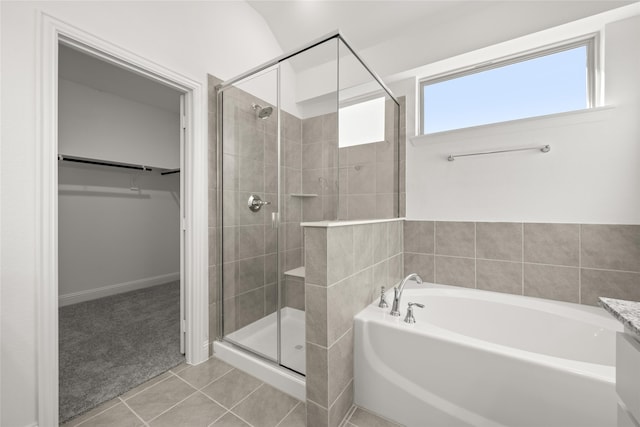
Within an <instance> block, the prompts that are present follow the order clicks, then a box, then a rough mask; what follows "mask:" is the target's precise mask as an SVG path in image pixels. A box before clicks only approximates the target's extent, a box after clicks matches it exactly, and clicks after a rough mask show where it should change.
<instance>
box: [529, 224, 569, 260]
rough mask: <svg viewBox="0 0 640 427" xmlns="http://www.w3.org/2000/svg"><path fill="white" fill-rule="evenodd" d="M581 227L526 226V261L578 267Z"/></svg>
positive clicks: (564, 225) (563, 225) (562, 225)
mask: <svg viewBox="0 0 640 427" xmlns="http://www.w3.org/2000/svg"><path fill="white" fill-rule="evenodd" d="M579 232H580V226H579V225H577V224H524V261H525V262H535V263H540V264H554V265H567V266H575V267H577V266H578V261H579V255H578V254H579V250H580V240H579V239H580V237H579Z"/></svg>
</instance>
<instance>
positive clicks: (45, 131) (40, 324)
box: [34, 11, 209, 427]
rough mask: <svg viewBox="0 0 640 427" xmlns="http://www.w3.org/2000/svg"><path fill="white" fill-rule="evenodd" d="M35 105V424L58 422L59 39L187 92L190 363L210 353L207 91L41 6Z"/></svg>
mask: <svg viewBox="0 0 640 427" xmlns="http://www.w3.org/2000/svg"><path fill="white" fill-rule="evenodd" d="M37 31H38V34H37V36H38V37H37V43H38V44H37V48H36V49H37V59H38V70H37V73H36V82H35V84H36V94H37V97H36V103H37V104H36V105H38V108H39V112H38V114H39V120H38V121H37V126H38V129H36V132H37V141H36V158H35V159H34V167H35V170H36V185H37V193H36V208H37V210H36V235H35V238H36V241H35V247H36V253H35V256H36V281H37V282H36V293H37V303H36V304H37V305H36V307H37V311H36V312H37V316H38V319H37V328H38V330H37V369H38V371H37V382H38V425H39V427H48V426H57V425H58V160H57V154H58V44H59V43H60V42H62V43H64V44H67V45H70V46H73V47H74V48H77V49H81V50H83V51H84V52H86V53H88V54H90V55H92V56H95V57H98V58H100V59H102V60H105V61H107V62H110V63H113V64H116V65H118V66H120V67H123V68H125V69H128V70H130V71H133V72H135V73H138V74H140V75H143V76H145V77H147V78H150V79H152V80H155V81H158V82H160V83H162V84H165V85H167V86H170V87H172V88H174V89H177V90H179V91H181V92H183V93H184V96H185V101H186V102H185V104H186V105H185V106H186V109H185V110H186V116H187V132H186V140H185V147H184V164H185V168H186V172H187V173H185V174H183V176H182V179H183V180H184V188H185V194H184V201H185V203H184V211H185V217H184V225H183V227H185V237H184V239H185V242H184V255H183V256H184V278H185V293H186V295H185V296H184V297H185V310H186V325H185V326H186V346H185V350H186V358H187V363H190V364H198V363H201V362H203V361H205V360H206V359H207V358H208V356H209V348H208V347H209V345H208V344H209V339H208V336H209V331H208V327H209V326H208V325H209V320H208V317H209V316H208V301H209V298H208V291H209V290H208V259H209V257H208V212H207V209H208V202H207V197H208V192H207V190H208V189H207V185H208V147H207V143H206V133H205V129H206V127H205V126H204V124H205V123H206V121H205V120H206V117H207V111H206V108H207V107H206V106H207V100H206V94H207V91H206V90H203V85H202V84H201V83H200V82H198V81H197V80H195V79H191V78H189V77H186V76H183V75H181V74H178V73H176V72H173V71H171V70H169V69H167V68H165V67H163V66H161V65H159V64H157V63H154V62H152V61H149V60H147V59H145V58H143V57H141V56H139V55H136V54H135V53H132V52H130V51H128V50H126V49H124V48H122V47H119V46H116V45H114V44H112V43H109V42H108V41H105V40H103V39H100V38H99V37H96V36H94V35H92V34H90V33H87V32H85V31H83V30H80V29H78V28H76V27H74V26H72V25H70V24H67V23H65V22H63V21H61V20H59V19H57V18H55V17H52V16H50V15H48V14H46V13H44V12H42V11H41V12H40V13H39V14H38V25H37Z"/></svg>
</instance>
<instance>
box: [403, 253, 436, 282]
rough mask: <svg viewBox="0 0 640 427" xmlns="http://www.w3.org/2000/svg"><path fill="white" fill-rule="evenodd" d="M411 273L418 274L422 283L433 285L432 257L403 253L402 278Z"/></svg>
mask: <svg viewBox="0 0 640 427" xmlns="http://www.w3.org/2000/svg"><path fill="white" fill-rule="evenodd" d="M411 273H418V274H419V275H420V277H422V280H423V281H425V282H430V283H434V281H435V271H434V258H433V255H427V254H414V253H405V254H404V273H403V276H407V275H409V274H411Z"/></svg>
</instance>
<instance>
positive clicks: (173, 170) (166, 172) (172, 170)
mask: <svg viewBox="0 0 640 427" xmlns="http://www.w3.org/2000/svg"><path fill="white" fill-rule="evenodd" d="M174 173H180V169H167V170H166V171H164V172H160V175H171V174H174Z"/></svg>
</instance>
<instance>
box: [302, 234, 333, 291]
mask: <svg viewBox="0 0 640 427" xmlns="http://www.w3.org/2000/svg"><path fill="white" fill-rule="evenodd" d="M304 238H305V241H304V247H305V261H304V265H305V276H306V277H305V279H306V282H307V283H313V284H314V285H325V286H326V284H327V229H326V228H314V227H307V228H305V229H304Z"/></svg>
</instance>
